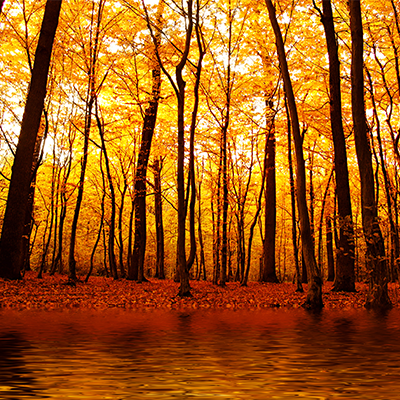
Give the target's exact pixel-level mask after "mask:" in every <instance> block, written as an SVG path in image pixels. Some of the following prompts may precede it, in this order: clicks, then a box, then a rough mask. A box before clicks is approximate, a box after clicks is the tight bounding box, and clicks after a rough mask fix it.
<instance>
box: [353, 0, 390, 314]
mask: <svg viewBox="0 0 400 400" xmlns="http://www.w3.org/2000/svg"><path fill="white" fill-rule="evenodd" d="M349 9H350V31H351V100H352V102H351V109H352V115H353V129H354V138H355V145H356V153H357V160H358V168H359V172H360V180H361V207H362V225H363V233H364V237H365V241H366V245H367V257H366V262H367V267H368V270H369V292H368V296H367V302H366V307H367V308H374V309H381V308H390V307H391V306H392V303H391V301H390V298H389V294H388V286H387V284H388V274H387V263H386V254H385V245H384V241H383V236H382V232H381V229H380V226H379V221H378V212H377V206H376V202H375V189H374V174H373V170H372V155H371V148H370V144H369V140H368V136H367V124H366V117H365V108H364V107H365V104H364V65H363V63H364V57H363V26H362V17H361V4H360V0H353V1H350V2H349Z"/></svg>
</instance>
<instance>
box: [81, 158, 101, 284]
mask: <svg viewBox="0 0 400 400" xmlns="http://www.w3.org/2000/svg"><path fill="white" fill-rule="evenodd" d="M100 169H101V176H102V180H103V189H104V187H105V179H104V172H103V168H102V166H101V156H100ZM105 200H106V191H105V190H103V195H102V196H101V215H100V225H99V231H98V233H97V238H96V241H95V243H94V246H93V249H92V254H91V255H90V267H89V271H88V273H87V274H86V278H85V283H87V282H88V280H89V277H90V275H91V274H92V271H93V266H94V256H95V254H96V249H97V246H98V244H99V242H100V239H101V233H102V231H103V226H104V214H105Z"/></svg>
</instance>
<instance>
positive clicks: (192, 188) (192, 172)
mask: <svg viewBox="0 0 400 400" xmlns="http://www.w3.org/2000/svg"><path fill="white" fill-rule="evenodd" d="M199 13H200V8H199V3H198V2H197V9H196V23H195V31H196V38H197V47H198V51H199V59H198V61H197V68H196V81H195V85H194V89H193V94H194V105H193V111H192V120H191V123H190V138H189V178H190V179H189V182H188V187H187V190H188V193H189V189H190V202H189V199H187V201H186V204H187V202H189V234H190V252H189V258H188V260H187V261H186V269H187V271H188V272H190V269H191V268H192V266H193V263H194V260H195V257H196V253H197V251H196V248H197V246H196V223H195V214H196V210H195V207H196V174H195V164H194V158H195V156H194V139H195V132H196V125H197V113H198V109H199V101H200V96H199V89H200V79H201V70H202V66H203V58H204V55H205V50H204V45H203V41H202V36H201V31H200V29H201V28H200V14H199Z"/></svg>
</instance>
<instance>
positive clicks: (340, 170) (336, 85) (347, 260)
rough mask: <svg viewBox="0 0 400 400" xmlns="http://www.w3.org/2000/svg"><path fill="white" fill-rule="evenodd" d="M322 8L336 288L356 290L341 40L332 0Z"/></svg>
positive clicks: (339, 289)
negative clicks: (335, 214)
mask: <svg viewBox="0 0 400 400" xmlns="http://www.w3.org/2000/svg"><path fill="white" fill-rule="evenodd" d="M322 7H323V8H322V13H321V21H322V23H323V25H324V29H325V37H326V43H327V48H328V56H329V87H330V116H331V129H332V139H333V146H334V151H335V175H336V192H337V200H338V215H339V243H338V245H337V260H336V275H335V282H334V286H333V290H334V291H338V292H339V291H345V292H354V291H355V274H354V227H353V218H352V211H351V197H350V186H349V172H348V167H347V154H346V141H345V137H344V132H343V121H342V101H341V89H340V62H339V56H338V43H337V40H336V32H335V27H334V22H333V15H332V5H331V0H323V1H322Z"/></svg>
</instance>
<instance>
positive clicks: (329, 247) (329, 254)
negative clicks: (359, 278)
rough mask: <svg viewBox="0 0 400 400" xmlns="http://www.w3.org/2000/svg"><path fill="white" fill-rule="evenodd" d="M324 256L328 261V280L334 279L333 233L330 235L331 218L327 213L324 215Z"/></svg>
mask: <svg viewBox="0 0 400 400" xmlns="http://www.w3.org/2000/svg"><path fill="white" fill-rule="evenodd" d="M326 258H327V261H328V278H327V281H328V282H333V280H334V279H335V259H334V257H333V235H332V219H331V217H330V216H329V215H328V216H327V217H326Z"/></svg>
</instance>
